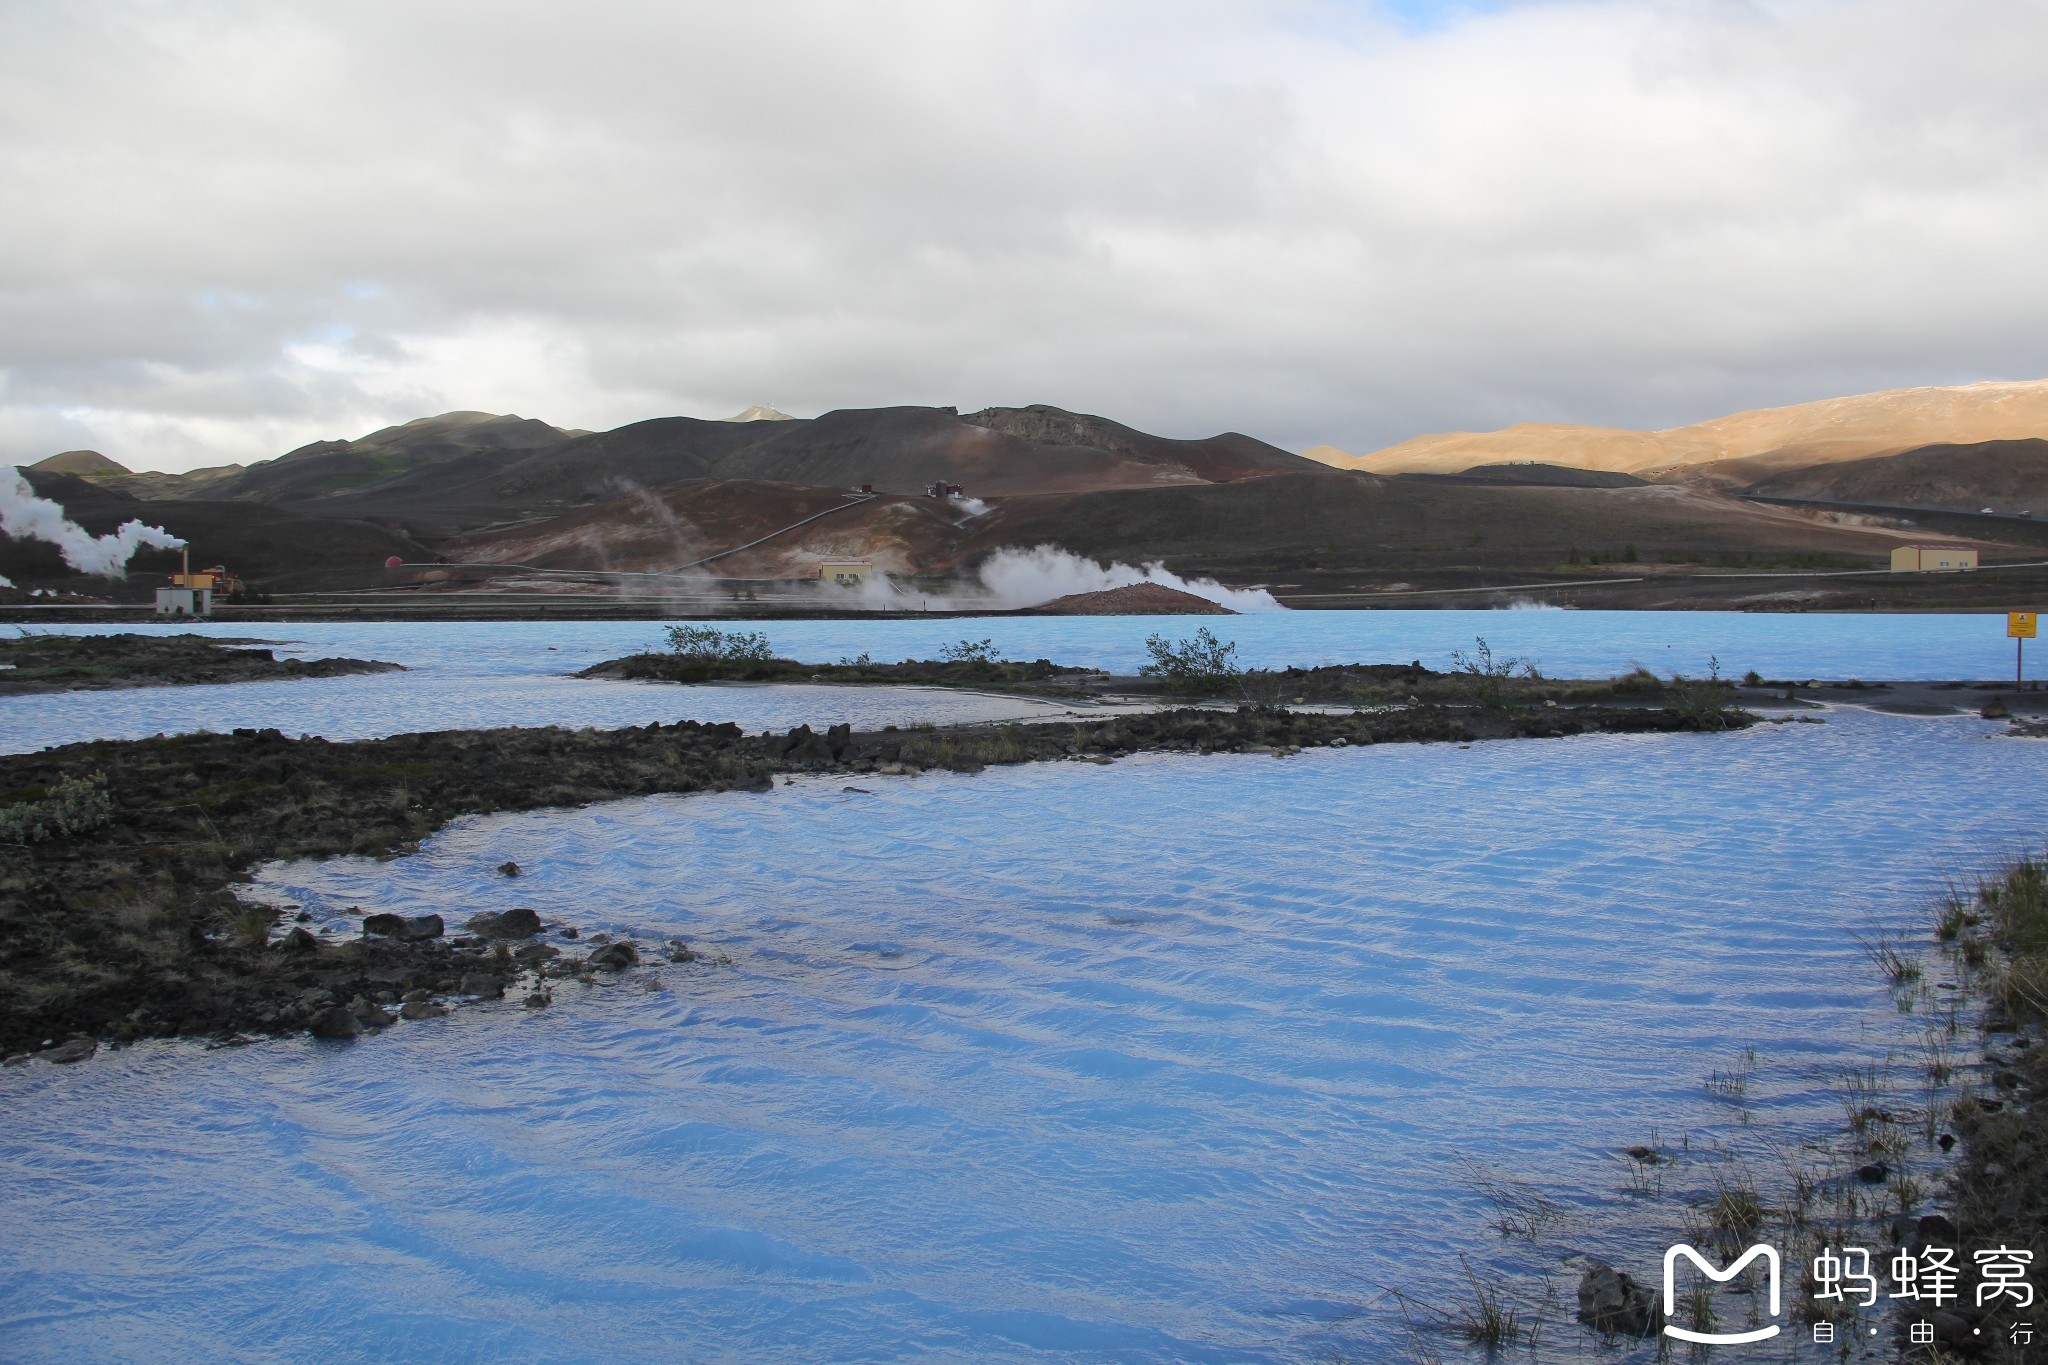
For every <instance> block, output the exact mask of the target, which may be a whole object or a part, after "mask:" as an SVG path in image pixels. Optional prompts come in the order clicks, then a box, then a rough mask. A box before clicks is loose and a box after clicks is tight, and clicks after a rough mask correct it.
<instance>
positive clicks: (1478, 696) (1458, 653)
mask: <svg viewBox="0 0 2048 1365" xmlns="http://www.w3.org/2000/svg"><path fill="white" fill-rule="evenodd" d="M1473 639H1474V641H1475V643H1476V644H1477V645H1478V646H1479V647H1478V649H1477V650H1476V651H1474V652H1473V653H1471V654H1467V653H1466V652H1465V651H1464V650H1462V649H1460V650H1454V651H1453V652H1452V654H1451V665H1452V668H1453V669H1454V671H1455V672H1457V673H1458V674H1459V675H1461V681H1462V682H1463V683H1464V686H1465V691H1466V693H1467V695H1469V696H1470V697H1471V699H1472V704H1473V705H1474V706H1478V707H1481V708H1482V709H1484V710H1488V711H1505V710H1508V709H1509V708H1510V707H1511V706H1512V705H1513V703H1512V702H1511V701H1510V699H1509V697H1508V683H1509V682H1510V681H1511V680H1513V679H1516V678H1527V679H1530V680H1537V679H1541V678H1542V676H1543V674H1542V673H1541V672H1540V671H1539V670H1538V669H1537V667H1536V665H1535V664H1533V663H1530V662H1529V661H1528V660H1527V659H1515V658H1503V657H1501V656H1499V655H1497V654H1495V653H1494V652H1493V646H1492V645H1489V644H1487V643H1486V637H1484V636H1474V637H1473Z"/></svg>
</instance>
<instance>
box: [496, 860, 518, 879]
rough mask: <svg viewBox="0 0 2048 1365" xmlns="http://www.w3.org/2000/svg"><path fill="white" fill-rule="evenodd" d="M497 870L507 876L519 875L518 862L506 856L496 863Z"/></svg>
mask: <svg viewBox="0 0 2048 1365" xmlns="http://www.w3.org/2000/svg"><path fill="white" fill-rule="evenodd" d="M498 871H499V872H501V873H503V874H504V875H505V876H507V877H517V876H519V875H520V867H519V864H518V863H515V862H513V861H512V860H511V859H509V858H507V859H506V860H505V861H504V862H502V863H499V864H498Z"/></svg>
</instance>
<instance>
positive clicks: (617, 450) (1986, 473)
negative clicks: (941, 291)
mask: <svg viewBox="0 0 2048 1365" xmlns="http://www.w3.org/2000/svg"><path fill="white" fill-rule="evenodd" d="M25 473H26V474H27V476H28V478H29V479H30V481H31V483H32V484H33V485H34V486H35V487H36V488H37V490H38V491H39V492H41V493H43V494H44V495H45V496H48V497H52V498H55V499H56V500H58V501H60V502H62V503H64V504H65V506H66V508H67V510H68V511H69V512H70V514H71V515H72V516H73V518H74V519H75V520H77V521H79V522H80V523H81V524H82V525H85V526H86V527H87V529H89V530H94V531H96V532H98V531H101V530H105V529H110V528H111V527H112V526H113V525H116V524H118V523H119V522H120V521H123V520H127V519H128V518H130V517H133V516H141V517H143V518H144V519H145V520H149V521H152V522H159V523H161V524H163V525H165V526H167V527H168V528H169V529H170V530H172V531H173V532H175V533H176V534H179V535H181V536H185V537H186V538H187V539H189V540H191V541H192V542H193V545H194V552H195V554H196V555H197V556H198V557H199V558H201V559H203V560H205V561H206V562H209V563H210V562H213V561H215V560H225V561H227V562H228V563H229V564H230V565H231V567H234V568H236V569H237V570H238V571H240V572H241V573H242V574H243V575H244V577H245V578H248V579H249V580H251V581H252V583H255V584H257V585H258V586H263V587H267V588H269V589H271V590H273V591H307V590H335V589H344V588H354V587H376V586H382V585H388V584H389V582H390V576H389V575H388V574H387V573H386V572H385V571H384V569H383V567H382V566H383V564H384V562H385V560H386V559H388V558H391V557H394V556H395V557H397V558H399V559H401V560H403V561H406V562H408V563H414V564H418V563H423V562H428V561H435V560H439V561H444V562H449V563H459V564H472V565H473V564H485V565H491V564H497V565H507V566H511V565H519V566H526V567H527V568H533V569H554V570H568V571H591V572H599V571H602V572H611V573H619V572H645V571H666V570H677V569H681V568H684V567H686V566H690V565H694V564H697V563H699V562H700V561H705V560H710V561H713V562H712V563H711V564H709V565H706V566H705V571H706V572H709V573H714V574H716V575H718V576H720V577H723V578H727V579H733V580H741V579H746V580H762V579H778V578H783V579H787V578H800V577H802V576H804V575H805V574H807V573H809V574H814V573H815V572H816V566H817V564H818V561H819V560H820V559H823V558H828V557H859V558H865V559H869V560H872V561H874V562H875V563H876V565H877V566H878V567H880V568H882V569H886V570H888V571H890V572H893V573H897V574H902V575H925V576H931V577H935V578H936V577H943V576H946V575H953V574H958V573H960V572H961V571H963V570H966V569H969V568H971V567H972V565H973V564H975V563H976V562H977V561H978V560H979V559H981V558H983V557H985V556H986V555H987V554H989V553H991V552H993V551H995V550H998V549H1001V548H1004V547H1006V546H1007V547H1021V546H1030V545H1037V544H1051V545H1056V546H1060V547H1062V548H1065V549H1068V550H1070V551H1073V552H1075V553H1077V554H1083V555H1091V556H1096V557H1101V558H1117V559H1123V560H1126V561H1132V562H1137V561H1145V560H1154V559H1164V560H1165V561H1166V562H1167V563H1168V564H1169V566H1170V567H1172V568H1174V569H1176V570H1178V571H1180V572H1183V573H1194V572H1201V573H1211V574H1215V575H1217V576H1219V577H1222V578H1223V579H1225V581H1234V582H1250V581H1259V582H1272V581H1273V580H1275V579H1277V578H1286V579H1291V580H1295V581H1294V582H1293V583H1291V584H1279V585H1278V586H1280V587H1282V588H1293V589H1296V590H1297V591H1299V592H1300V593H1302V594H1304V595H1314V594H1315V593H1317V592H1320V591H1322V590H1325V589H1329V590H1333V591H1338V590H1341V591H1340V592H1339V595H1341V593H1342V592H1353V591H1370V590H1379V589H1387V588H1393V589H1395V590H1397V591H1398V590H1401V589H1402V588H1404V587H1407V588H1413V587H1415V586H1416V585H1418V584H1420V585H1422V586H1432V585H1439V586H1456V585H1458V584H1462V583H1466V582H1473V583H1481V582H1489V581H1493V582H1497V581H1499V580H1500V578H1501V576H1502V575H1503V573H1510V572H1511V573H1518V574H1526V573H1538V572H1550V571H1552V570H1556V571H1558V572H1559V573H1567V572H1582V571H1583V569H1584V567H1585V566H1587V565H1591V564H1595V563H1600V562H1616V563H1628V564H1635V565H1652V564H1655V565H1659V566H1667V567H1668V566H1684V565H1694V566H1700V565H1708V566H1713V565H1723V566H1725V565H1731V564H1733V565H1738V566H1768V565H1770V564H1812V565H1820V566H1833V567H1839V568H1859V567H1873V566H1881V565H1882V564H1884V563H1885V562H1886V557H1887V555H1888V553H1889V550H1890V548H1891V547H1892V546H1894V545H1896V544H1899V543H1902V541H1904V540H1906V539H1909V538H1911V537H1912V536H1914V535H1921V536H1924V535H1926V534H1927V533H1928V531H1930V530H1934V531H1938V532H1940V534H1942V535H1943V536H1944V537H1945V538H1953V537H1954V536H1956V535H1958V534H1961V535H1967V536H1970V537H1973V538H1975V539H1976V540H1978V541H1979V542H1981V543H1982V545H1983V546H1984V548H1985V552H1986V557H1987V560H1990V559H1994V558H1996V557H1997V556H1998V555H1999V554H2000V553H2007V557H2009V558H2011V557H2025V556H2029V555H2035V556H2038V555H2039V554H2040V553H2041V551H2040V550H2038V549H2036V548H2034V547H2035V546H2038V545H2041V544H2048V521H2044V523H2043V524H2042V526H2040V527H2036V526H2035V525H2034V523H2033V519H2032V517H2031V513H2032V510H2033V509H2034V508H2035V507H2040V508H2042V509H2043V510H2044V512H2048V381H2037V382H2030V383H2007V384H1976V385H1969V386H1964V387H1960V388H1949V389H1909V390H1894V391H1890V392H1886V393H1879V394H1869V395H1862V396H1860V397H1854V398H1843V399H1834V400H1829V401H1827V402H1822V403H1810V404H1802V405H1799V406H1796V407H1788V408H1777V409H1767V410H1761V411H1758V412H1751V413H1739V414H1735V415H1733V416H1730V417H1724V418H1720V419H1716V420H1714V421H1711V422H1702V423H1698V424H1695V425H1692V426H1688V427H1680V428H1673V429H1670V430H1666V431H1656V432H1638V431H1626V430H1620V429H1614V428H1600V427H1584V426H1563V425H1539V424H1524V425H1521V426H1515V427H1510V428H1507V429H1506V430H1503V431H1497V432H1486V433H1467V432H1455V433H1447V434H1444V435H1438V436H1425V437H1417V438H1415V439H1413V440H1410V441H1405V442H1402V443H1401V444H1399V445H1396V446H1393V447H1390V448H1388V449H1386V450H1381V451H1377V452H1373V453H1371V454H1368V455H1365V456H1352V455H1348V454H1346V453H1345V452H1342V451H1339V450H1335V449H1333V448H1330V447H1317V448H1315V449H1312V450H1310V451H1308V452H1306V453H1305V454H1304V455H1295V454H1292V453H1290V452H1288V451H1286V450H1283V449H1280V448H1279V447H1277V446H1273V445H1270V444H1268V443H1266V442H1263V441H1260V440H1257V439H1255V438H1253V437H1250V436H1246V435H1242V434H1239V433H1235V432H1226V433H1222V434H1219V435H1215V436H1211V437H1207V438H1203V439H1198V440H1179V439H1172V438H1167V437H1160V436H1154V435H1150V434H1147V433H1145V432H1142V431H1139V430H1136V429H1134V428H1132V427H1129V426H1125V425H1123V424H1121V423H1118V422H1115V421H1111V420H1109V419H1107V418H1103V417H1099V416H1092V415H1088V414H1083V413H1075V412H1069V411H1066V410H1063V409H1060V408H1056V407H1049V406H1044V405H1033V406H1029V407H997V408H984V409H982V410H980V411H976V412H970V413H966V414H961V413H960V412H958V411H956V410H955V409H952V408H933V407H887V408H865V409H843V410H839V411H834V412H828V413H825V414H823V415H821V416H818V417H815V418H808V419H806V418H796V417H791V416H789V415H788V414H785V413H782V412H779V411H776V410H775V409H773V408H769V407H762V406H756V407H753V408H749V409H748V410H747V411H745V412H743V413H740V414H738V415H737V416H735V417H734V418H731V419H727V420H723V421H712V420H702V419H697V418H689V417H664V418H656V419H653V420H650V421H644V422H636V423H633V424H630V425H627V426H623V427H619V428H617V429H615V430H611V431H601V432H587V431H576V430H570V429H566V428H561V427H556V426H552V425H550V424H548V423H546V422H544V421H540V420H537V419H533V418H526V417H519V416H512V415H501V414H492V413H482V412H452V413H443V414H441V415H439V416H436V417H428V418H421V419H419V420H417V421H411V422H406V423H403V424H401V425H397V426H390V427H385V428H383V429H381V430H378V431H373V432H370V433H369V434H367V435H364V436H361V437H356V438H353V439H344V440H331V441H319V442H315V443H313V444H311V445H307V446H303V447H300V448H299V449H297V450H293V451H291V452H289V453H287V454H284V455H281V456H279V457H277V458H275V459H272V460H266V461H261V462H258V463H255V464H251V465H248V466H246V467H244V466H235V465H226V466H220V467H217V468H214V469H207V470H198V471H194V472H192V473H189V474H180V475H169V474H159V473H149V472H135V471H131V470H128V469H126V468H124V467H123V466H121V465H120V464H119V463H117V462H115V461H113V460H111V459H109V458H107V457H106V456H104V455H101V454H98V453H97V452H92V451H68V452H65V453H63V454H61V455H57V456H54V457H52V458H50V459H48V460H44V461H42V462H41V463H39V464H35V465H30V466H27V467H26V469H25ZM934 485H940V486H941V487H940V488H939V491H938V495H936V496H934V495H933V493H932V488H933V486H934ZM948 486H958V487H959V488H960V489H961V490H962V492H963V496H948V494H949V493H950V491H951V489H950V487H948ZM863 490H865V491H863ZM1888 509H1889V510H1888ZM1901 509H1933V510H1927V511H1921V512H1918V513H1915V514H1914V515H1911V516H1908V515H1906V513H1905V511H1902V510H1901ZM1987 510H1988V511H1991V512H1992V513H1994V514H1998V515H1993V516H1989V517H1987V516H1985V515H1984V513H1985V512H1986V511H1987ZM1945 518H1948V519H1946V520H1945ZM1953 518H1961V519H1962V520H1960V521H1955V520H1952V519H1953ZM756 542H758V543H756ZM46 549H47V547H42V546H40V545H39V544H37V543H35V542H22V543H19V544H16V543H12V542H5V543H0V573H4V574H6V575H7V576H8V577H11V578H13V579H14V580H15V581H16V582H18V583H25V582H38V581H53V580H54V579H55V578H59V577H61V576H62V569H61V566H60V565H58V564H57V563H56V562H55V560H54V552H53V551H52V552H48V553H45V551H46ZM153 566H155V567H160V566H157V565H156V564H155V561H154V560H152V559H149V558H148V557H146V556H145V557H144V558H139V559H138V560H137V561H136V564H135V567H136V568H138V569H148V568H150V567H153ZM464 572H471V571H464ZM437 576H440V575H437ZM457 576H458V577H460V575H459V574H458V575H457ZM1630 581H1635V580H1634V579H1633V578H1632V579H1630Z"/></svg>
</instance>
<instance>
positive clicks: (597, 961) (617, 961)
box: [588, 943, 640, 972]
mask: <svg viewBox="0 0 2048 1365" xmlns="http://www.w3.org/2000/svg"><path fill="white" fill-rule="evenodd" d="M639 960H640V950H639V949H638V948H635V947H634V946H633V945H632V944H630V943H607V944H605V945H604V947H602V948H599V949H598V950H597V951H596V952H594V953H592V954H591V955H590V957H589V959H588V961H589V963H590V965H591V966H593V967H595V968H597V969H598V970H599V971H602V972H622V971H624V970H626V968H628V967H630V966H632V965H633V964H634V963H636V962H638V961H639Z"/></svg>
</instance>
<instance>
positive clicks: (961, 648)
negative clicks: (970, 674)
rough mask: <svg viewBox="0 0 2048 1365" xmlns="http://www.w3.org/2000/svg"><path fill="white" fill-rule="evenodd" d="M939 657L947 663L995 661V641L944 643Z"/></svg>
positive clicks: (984, 662) (988, 662)
mask: <svg viewBox="0 0 2048 1365" xmlns="http://www.w3.org/2000/svg"><path fill="white" fill-rule="evenodd" d="M939 657H940V658H941V659H944V660H945V661H946V662H947V663H949V664H992V663H994V662H995V661H996V649H995V641H994V640H992V639H983V640H962V641H961V642H960V643H959V644H957V645H944V646H941V647H940V649H939Z"/></svg>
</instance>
